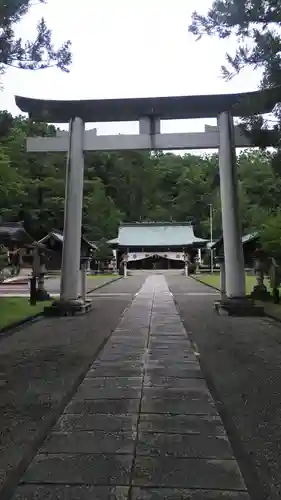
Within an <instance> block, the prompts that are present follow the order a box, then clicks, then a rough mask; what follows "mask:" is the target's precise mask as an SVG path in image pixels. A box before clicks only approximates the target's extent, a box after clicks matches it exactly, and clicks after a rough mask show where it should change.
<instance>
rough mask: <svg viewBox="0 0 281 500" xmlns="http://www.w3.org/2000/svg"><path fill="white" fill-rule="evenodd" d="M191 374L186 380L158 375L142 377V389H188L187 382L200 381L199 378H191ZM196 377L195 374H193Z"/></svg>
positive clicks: (200, 378)
mask: <svg viewBox="0 0 281 500" xmlns="http://www.w3.org/2000/svg"><path fill="white" fill-rule="evenodd" d="M192 374H193V373H192V372H191V373H190V377H186V378H177V377H158V375H154V374H153V373H152V374H150V375H145V376H144V387H163V388H164V387H167V388H174V389H185V388H188V387H189V381H192V382H193V381H194V380H197V381H200V380H202V375H201V377H199V378H198V377H196V376H195V377H193V376H192ZM195 375H197V373H195Z"/></svg>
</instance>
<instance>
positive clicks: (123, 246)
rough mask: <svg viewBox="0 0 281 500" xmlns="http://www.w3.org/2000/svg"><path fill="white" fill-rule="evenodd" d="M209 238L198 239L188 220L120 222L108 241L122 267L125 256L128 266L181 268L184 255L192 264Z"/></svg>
mask: <svg viewBox="0 0 281 500" xmlns="http://www.w3.org/2000/svg"><path fill="white" fill-rule="evenodd" d="M207 241H208V240H204V239H202V238H197V237H196V236H195V234H194V228H193V223H192V221H189V222H130V223H124V224H121V225H120V227H119V232H118V237H117V238H115V239H113V240H109V242H108V243H109V245H110V246H111V248H112V249H113V250H115V252H116V261H117V267H118V268H119V266H120V263H121V261H122V259H123V258H124V255H126V256H127V262H128V264H127V266H128V269H181V268H184V261H185V255H186V254H187V255H188V257H189V261H190V263H193V262H194V261H195V259H196V257H197V255H198V249H200V248H202V247H205V245H206V243H207Z"/></svg>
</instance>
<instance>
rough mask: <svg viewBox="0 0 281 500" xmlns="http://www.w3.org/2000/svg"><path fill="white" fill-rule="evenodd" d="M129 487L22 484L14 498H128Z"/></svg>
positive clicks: (71, 499) (73, 499)
mask: <svg viewBox="0 0 281 500" xmlns="http://www.w3.org/2000/svg"><path fill="white" fill-rule="evenodd" d="M128 492H129V489H128V488H125V487H122V486H116V487H115V486H113V487H110V486H69V485H63V486H52V485H44V486H35V485H29V484H28V485H27V484H26V485H22V486H20V487H19V488H18V489H17V491H16V493H15V495H14V496H13V497H12V500H55V499H56V500H127V498H128Z"/></svg>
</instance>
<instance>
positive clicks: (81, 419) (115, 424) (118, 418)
mask: <svg viewBox="0 0 281 500" xmlns="http://www.w3.org/2000/svg"><path fill="white" fill-rule="evenodd" d="M137 419H138V415H137V414H132V415H100V414H96V415H91V414H86V415H77V414H76V415H71V414H69V413H67V414H64V415H62V416H61V418H60V419H59V421H58V422H57V424H56V425H55V427H54V428H53V430H54V431H56V432H74V431H92V430H99V431H108V432H120V431H122V430H123V431H125V432H126V431H132V432H136V428H137Z"/></svg>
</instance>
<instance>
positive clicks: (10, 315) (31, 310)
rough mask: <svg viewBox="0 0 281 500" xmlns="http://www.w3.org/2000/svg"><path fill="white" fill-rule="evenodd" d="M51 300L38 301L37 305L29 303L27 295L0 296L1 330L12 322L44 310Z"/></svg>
mask: <svg viewBox="0 0 281 500" xmlns="http://www.w3.org/2000/svg"><path fill="white" fill-rule="evenodd" d="M48 304H49V302H48V301H47V302H38V303H37V304H36V306H31V305H30V304H29V299H28V298H27V297H21V298H19V297H1V298H0V330H1V328H4V327H6V326H8V325H10V324H12V323H16V322H17V321H21V320H23V319H25V318H27V317H28V316H32V315H35V314H38V313H40V312H41V311H43V309H44V307H45V306H46V305H48Z"/></svg>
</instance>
